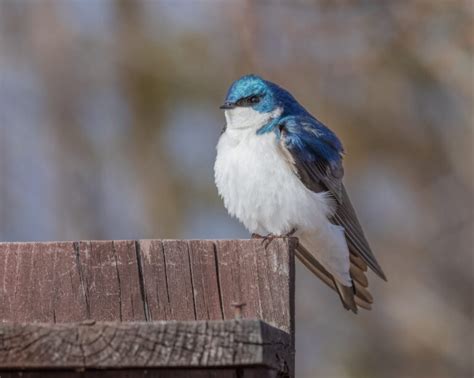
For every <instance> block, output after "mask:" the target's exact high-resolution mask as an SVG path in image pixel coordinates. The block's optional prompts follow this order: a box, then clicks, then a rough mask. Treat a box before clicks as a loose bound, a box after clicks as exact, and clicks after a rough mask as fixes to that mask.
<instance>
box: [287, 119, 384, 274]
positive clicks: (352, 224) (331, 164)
mask: <svg viewBox="0 0 474 378" xmlns="http://www.w3.org/2000/svg"><path fill="white" fill-rule="evenodd" d="M279 132H280V146H281V147H282V150H283V152H284V153H285V155H286V156H288V161H289V162H290V164H291V166H292V168H293V171H294V172H295V173H296V175H297V176H298V177H299V178H300V180H301V181H302V182H303V184H304V185H305V186H306V187H307V188H308V189H310V190H312V191H314V192H317V193H318V192H322V191H329V192H330V193H331V194H332V196H333V197H334V198H335V200H336V212H335V214H334V216H333V218H332V219H331V221H332V222H333V223H334V224H338V225H340V226H342V227H343V228H344V230H345V234H346V239H347V243H348V246H349V251H350V252H351V254H354V255H355V256H357V257H360V258H361V259H362V260H363V261H364V262H365V263H366V264H367V265H368V266H369V267H370V268H371V269H372V270H373V271H374V272H375V273H376V274H377V275H378V276H380V277H381V278H382V279H384V280H386V277H385V274H384V272H383V270H382V268H381V267H380V265H379V264H378V262H377V260H376V259H375V256H374V254H373V253H372V250H371V249H370V246H369V243H368V242H367V239H366V238H365V235H364V232H363V231H362V227H361V225H360V223H359V221H358V219H357V216H356V214H355V211H354V208H353V207H352V204H351V201H350V200H349V197H348V195H347V192H346V189H345V188H344V185H343V184H342V177H343V175H344V169H343V167H342V153H343V149H342V145H341V143H340V142H339V140H338V139H337V137H336V136H335V135H334V134H333V133H332V132H331V131H330V130H329V129H327V128H326V127H325V126H324V125H322V124H321V123H320V122H318V121H317V120H315V119H312V118H309V117H304V118H302V117H288V118H287V119H284V120H283V121H282V123H281V124H280V125H279Z"/></svg>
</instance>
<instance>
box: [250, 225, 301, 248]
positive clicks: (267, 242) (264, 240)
mask: <svg viewBox="0 0 474 378" xmlns="http://www.w3.org/2000/svg"><path fill="white" fill-rule="evenodd" d="M295 232H296V228H293V229H292V230H291V231H290V232H288V233H287V234H284V235H275V234H268V235H265V236H262V235H260V234H257V233H255V232H254V233H252V239H262V244H263V245H264V246H265V248H267V247H268V246H269V245H270V243H271V242H272V241H273V239H276V238H279V237H283V238H289V237H290V236H293V234H294V233H295Z"/></svg>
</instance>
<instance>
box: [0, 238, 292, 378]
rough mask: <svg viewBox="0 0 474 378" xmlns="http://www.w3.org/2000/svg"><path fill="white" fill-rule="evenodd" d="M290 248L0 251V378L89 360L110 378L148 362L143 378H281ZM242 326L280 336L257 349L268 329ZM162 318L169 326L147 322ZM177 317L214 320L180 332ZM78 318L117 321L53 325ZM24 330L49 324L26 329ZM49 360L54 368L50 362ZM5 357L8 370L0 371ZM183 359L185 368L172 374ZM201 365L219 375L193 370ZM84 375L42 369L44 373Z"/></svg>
mask: <svg viewBox="0 0 474 378" xmlns="http://www.w3.org/2000/svg"><path fill="white" fill-rule="evenodd" d="M295 244H296V240H294V239H275V240H273V241H272V242H271V243H270V244H269V245H267V246H266V245H264V244H263V243H262V241H261V240H258V239H257V240H219V241H212V240H209V241H203V240H191V241H180V240H139V241H81V242H50V243H0V378H5V377H16V376H18V374H19V373H24V375H23V377H31V378H33V377H42V376H45V375H44V371H43V370H35V369H38V368H44V369H46V368H49V369H51V368H53V369H57V368H58V367H61V366H63V367H67V368H73V367H74V368H83V367H84V366H85V365H84V364H89V365H88V366H92V365H93V364H94V363H97V364H99V362H100V361H106V362H107V361H109V363H110V364H111V365H107V366H109V367H112V368H114V369H116V368H120V369H121V370H120V371H118V370H115V371H113V374H112V373H111V372H110V371H109V370H107V371H101V372H100V374H102V373H104V374H105V373H107V374H109V375H110V376H114V377H138V376H142V374H145V373H146V372H147V369H148V368H149V365H146V364H149V363H154V364H155V365H150V366H152V368H153V369H157V368H158V367H160V369H159V370H153V374H152V375H148V376H154V377H179V376H180V375H179V374H181V373H182V376H183V377H185V376H186V377H197V378H204V377H229V378H230V377H236V378H237V377H239V378H242V377H248V378H252V377H276V376H277V375H278V374H282V372H283V371H284V370H285V369H286V371H289V374H290V376H291V374H292V372H293V368H294V366H293V365H294V339H293V335H294V255H293V253H294V248H295ZM235 319H239V321H235ZM245 319H261V320H263V321H265V322H267V323H269V324H270V325H271V326H274V327H276V328H278V329H280V330H282V331H283V332H280V333H278V335H280V336H281V335H283V336H281V337H280V336H278V337H280V339H279V341H275V342H274V341H269V342H268V344H267V343H266V341H265V340H274V339H275V335H276V334H277V333H275V332H274V331H275V330H274V328H272V327H270V326H269V325H266V324H264V325H262V323H259V322H255V321H254V322H253V323H252V321H249V320H245ZM165 320H168V321H173V322H170V323H163V322H158V323H156V322H155V321H165ZM178 320H181V321H200V320H221V321H220V322H217V323H214V322H208V323H205V322H204V323H203V322H194V323H189V325H186V326H182V324H188V323H176V321H178ZM83 321H86V322H88V324H92V323H94V322H95V321H98V322H117V321H120V322H123V323H121V324H117V323H114V324H95V325H89V326H88V325H86V324H82V325H79V326H78V325H77V324H67V325H59V324H60V323H71V322H76V323H77V322H83ZM2 322H7V323H4V325H2ZM8 322H22V323H25V324H23V325H19V324H17V325H11V324H9V323H8ZM36 322H40V323H50V324H49V325H46V324H43V325H35V324H31V323H36ZM129 322H149V323H129ZM247 322H250V323H247ZM28 323H29V324H28ZM54 324H57V325H54ZM173 324H174V325H173ZM180 324H181V325H180ZM192 324H194V325H192ZM209 324H213V325H209ZM229 324H231V325H232V326H229ZM241 324H251V325H252V324H253V325H255V324H259V325H260V326H259V327H260V328H259V329H260V331H259V332H260V334H259V335H260V336H259V337H260V338H257V341H256V342H255V340H253V341H248V339H249V338H250V337H251V336H252V335H253V336H252V337H257V336H256V335H257V334H256V333H253V334H252V333H251V332H250V333H247V334H245V332H244V331H245V330H243V331H242V332H244V333H243V334H242V333H239V332H241V331H239V332H237V331H236V330H235V329H234V328H235V327H237V325H241ZM128 327H131V328H128ZM147 327H151V328H147ZM156 327H158V329H160V328H159V327H162V328H161V329H162V332H161V333H160V332H159V331H157V328H156ZM163 327H164V328H163ZM173 327H175V328H173ZM176 327H178V328H179V327H185V328H184V329H181V328H179V329H178V328H176ZM193 327H194V328H193ZM202 327H204V329H203V328H202ZM213 327H217V328H213ZM219 327H221V328H219ZM222 327H223V328H222ZM225 327H231V328H230V330H226V328H225ZM232 327H234V328H232ZM246 327H247V326H246ZM246 329H247V330H249V328H248V327H247V328H246ZM218 330H220V331H219V332H221V333H219V332H218ZM268 330H270V331H268ZM20 331H21V332H20ZM15 332H17V333H15ZM193 332H194V333H193ZM265 332H270V333H269V334H268V335H267V334H265ZM149 333H151V334H152V335H153V336H150V335H149ZM224 335H225V336H224ZM245 337H247V339H245ZM246 340H247V341H246ZM258 340H260V341H258ZM15 343H17V344H15ZM206 343H207V344H206ZM226 343H227V344H226ZM12 348H13V349H12ZM15 348H16V349H15ZM94 348H96V349H94ZM101 348H102V349H101ZM173 348H174V349H173ZM216 348H217V349H216ZM235 348H236V349H235ZM275 348H276V349H275ZM7 350H8V352H7ZM215 350H219V351H220V352H219V353H217V354H216V353H215V352H212V351H215ZM12 351H13V352H12ZM282 351H283V352H282ZM2 353H3V354H2ZM84 353H86V354H84ZM167 353H171V354H169V355H168V354H167ZM259 353H260V355H259ZM2 356H3V357H2ZM5 356H7V357H5ZM48 356H49V357H48ZM84 356H87V358H85V357H84ZM159 356H162V357H163V356H167V357H166V358H165V357H163V360H159V358H161V357H159ZM199 356H200V357H199ZM243 356H247V357H246V358H247V359H246V360H245V359H244V358H243ZM259 356H260V357H259ZM276 356H278V357H276ZM282 356H283V357H282ZM53 357H54V359H55V361H56V362H58V361H62V363H63V365H61V366H59V365H51V363H52V362H54V361H52V358H53ZM2 358H4V360H3V361H4V363H3V365H2ZM12 358H13V359H14V360H15V361H17V362H18V363H17V365H8V364H7V362H8V363H11V361H13V360H12ZM48 358H49V359H50V360H48ZM74 358H76V360H74ZM186 358H187V359H189V358H191V361H194V362H193V364H194V365H190V366H186V369H187V370H180V369H181V368H179V366H181V367H182V368H183V369H184V366H185V365H179V363H181V362H182V363H183V364H184V362H183V361H187V360H186ZM239 358H240V360H239ZM259 358H260V359H259ZM41 361H43V362H41ZM48 361H49V362H48ZM74 361H75V362H74ZM110 361H115V362H114V363H116V365H112V362H110ZM144 361H145V362H144ZM159 361H162V362H163V364H162V365H160V364H159V363H160V362H159ZM164 361H165V362H166V364H164ZM180 361H181V362H180ZM195 361H198V362H197V365H196V364H195ZM239 361H240V362H239ZM259 361H260V362H259ZM268 361H273V362H271V363H270V362H268ZM41 363H43V365H41ZM104 363H105V362H104ZM205 363H207V364H208V365H203V364H205ZM75 364H76V365H75ZM81 364H82V365H81ZM137 364H138V365H137ZM140 364H141V365H140ZM229 364H233V365H230V366H232V367H230V368H229ZM277 365H278V368H277V367H276V366H277ZM107 366H106V365H101V366H98V365H97V366H96V367H100V368H101V369H102V368H105V367H107ZM203 366H210V367H211V366H212V367H213V369H219V370H218V372H215V371H213V370H209V371H207V370H206V371H204V370H200V369H202V367H203ZM235 366H237V367H235ZM2 367H3V369H4V368H6V367H12V368H15V369H17V370H10V371H9V372H6V371H5V370H1V369H2ZM25 367H27V368H28V370H27V371H21V369H24V368H25ZM165 367H166V368H165ZM170 367H174V369H173V370H172V371H170V370H167V369H168V368H170ZM191 367H192V370H189V369H191ZM197 367H199V368H197ZM132 368H133V369H132ZM130 369H132V370H130ZM167 372H168V373H167ZM96 373H97V372H96V371H94V370H87V371H86V372H79V373H76V372H74V371H73V370H69V371H68V372H62V371H60V370H48V374H47V376H57V377H63V376H64V377H66V376H67V377H72V376H75V374H76V375H78V376H79V375H80V376H81V377H92V376H94V377H95V375H96ZM81 374H82V375H81ZM97 374H99V373H97ZM101 376H102V375H101ZM106 376H107V375H106Z"/></svg>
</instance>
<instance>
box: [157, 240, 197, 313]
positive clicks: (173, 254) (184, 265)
mask: <svg viewBox="0 0 474 378" xmlns="http://www.w3.org/2000/svg"><path fill="white" fill-rule="evenodd" d="M162 243H163V253H164V256H165V268H166V269H165V277H166V281H167V285H168V293H169V303H170V309H171V319H173V320H190V319H196V310H195V304H194V296H193V284H192V278H191V266H190V260H189V253H188V244H187V243H186V241H184V240H163V242H162Z"/></svg>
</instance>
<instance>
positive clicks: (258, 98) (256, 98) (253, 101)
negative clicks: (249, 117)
mask: <svg viewBox="0 0 474 378" xmlns="http://www.w3.org/2000/svg"><path fill="white" fill-rule="evenodd" d="M259 101H260V97H259V96H252V97H250V98H249V102H250V103H251V104H257V103H258V102H259Z"/></svg>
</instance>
